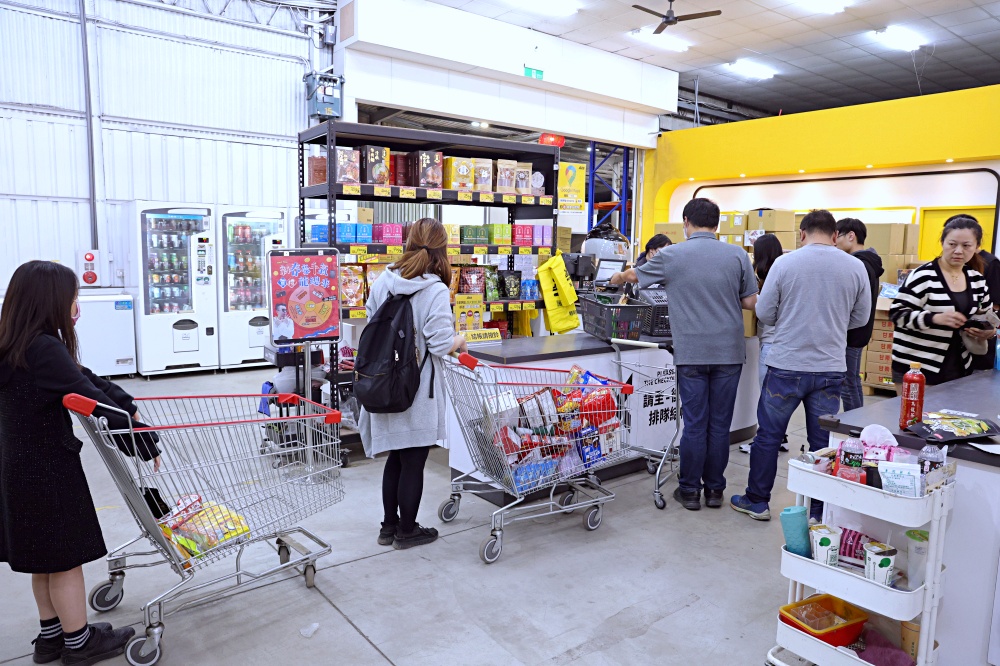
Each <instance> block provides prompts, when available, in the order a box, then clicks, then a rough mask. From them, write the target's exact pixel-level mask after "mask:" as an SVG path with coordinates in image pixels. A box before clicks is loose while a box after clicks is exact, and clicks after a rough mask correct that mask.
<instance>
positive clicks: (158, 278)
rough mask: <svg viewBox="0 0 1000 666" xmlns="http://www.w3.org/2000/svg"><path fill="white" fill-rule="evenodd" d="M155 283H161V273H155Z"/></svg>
mask: <svg viewBox="0 0 1000 666" xmlns="http://www.w3.org/2000/svg"><path fill="white" fill-rule="evenodd" d="M153 284H160V274H159V273H153Z"/></svg>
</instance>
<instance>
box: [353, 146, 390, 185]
mask: <svg viewBox="0 0 1000 666" xmlns="http://www.w3.org/2000/svg"><path fill="white" fill-rule="evenodd" d="M360 150H361V176H362V181H363V182H365V183H368V184H369V185H390V184H391V183H390V182H389V149H388V148H387V147H385V146H361V148H360Z"/></svg>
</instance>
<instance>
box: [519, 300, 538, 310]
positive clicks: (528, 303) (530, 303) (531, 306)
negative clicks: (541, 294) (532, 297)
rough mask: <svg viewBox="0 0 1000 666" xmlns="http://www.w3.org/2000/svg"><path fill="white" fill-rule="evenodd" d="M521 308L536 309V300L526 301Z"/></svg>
mask: <svg viewBox="0 0 1000 666" xmlns="http://www.w3.org/2000/svg"><path fill="white" fill-rule="evenodd" d="M521 309H522V310H534V309H535V302H534V301H526V302H525V303H524V305H522V306H521Z"/></svg>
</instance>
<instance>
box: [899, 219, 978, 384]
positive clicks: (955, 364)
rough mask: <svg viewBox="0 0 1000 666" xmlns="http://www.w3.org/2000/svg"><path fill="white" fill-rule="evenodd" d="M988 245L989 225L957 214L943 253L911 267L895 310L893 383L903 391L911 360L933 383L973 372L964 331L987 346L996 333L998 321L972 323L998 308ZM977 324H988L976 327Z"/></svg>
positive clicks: (943, 234) (948, 223)
mask: <svg viewBox="0 0 1000 666" xmlns="http://www.w3.org/2000/svg"><path fill="white" fill-rule="evenodd" d="M982 243H983V228H982V227H981V226H979V221H978V220H976V218H974V217H972V216H970V215H953V216H952V217H950V218H948V220H946V221H945V224H944V229H943V230H942V231H941V255H940V256H939V257H938V258H937V259H934V260H933V261H930V262H928V263H926V264H924V265H923V266H919V267H917V268H914V269H913V270H912V271H910V274H909V275H908V276H907V277H906V281H905V282H904V283H903V286H901V287H900V288H899V293H898V294H897V295H896V298H895V300H893V302H892V307H891V308H889V318H890V319H892V321H893V323H894V324H895V325H896V330H895V333H894V335H893V340H892V381H893V383H894V384H895V385H896V392H897V393H898V392H900V391H901V390H902V380H903V375H904V374H905V373H906V372H907V371H908V370H909V369H910V363H920V366H921V367H920V370H921V372H923V373H924V375H926V377H927V384H928V385H929V386H934V385H937V384H944V383H945V382H950V381H951V380H953V379H959V378H961V377H965V376H967V375H970V374H972V367H971V366H972V354H971V353H970V352H969V350H968V348H967V347H966V343H965V342H964V341H963V339H962V333H965V334H966V335H968V336H969V337H970V338H972V339H973V341H986V343H987V344H990V343H991V342H992V341H993V338H994V337H996V328H995V327H993V325H992V324H988V323H986V322H985V321H978V322H970V320H971V319H972V318H973V317H976V316H977V315H985V314H986V313H988V312H990V313H991V312H992V309H993V306H992V300H991V294H990V291H989V288H988V287H987V285H986V279H985V278H984V277H983V260H982V258H981V257H980V256H979V247H980V245H982ZM992 298H996V294H993V295H992ZM972 323H974V324H976V325H981V326H982V328H978V327H970V324H972ZM979 344H982V343H981V342H980V343H979Z"/></svg>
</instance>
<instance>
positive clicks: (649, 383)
mask: <svg viewBox="0 0 1000 666" xmlns="http://www.w3.org/2000/svg"><path fill="white" fill-rule="evenodd" d="M632 383H633V385H634V386H635V395H634V396H633V397H632V399H631V400H632V401H633V404H635V407H634V408H633V409H632V413H631V417H632V432H633V438H634V441H635V442H636V443H637V444H638V445H639V446H648V447H649V448H654V449H660V448H663V447H664V446H666V445H667V442H669V441H670V438H671V437H672V436H673V434H674V431H675V430H676V429H677V374H676V368H675V367H674V366H666V367H659V368H655V367H651V368H645V369H644V370H643V372H642V373H639V372H636V373H635V374H634V375H633V377H632Z"/></svg>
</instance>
